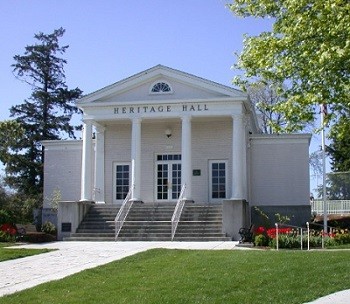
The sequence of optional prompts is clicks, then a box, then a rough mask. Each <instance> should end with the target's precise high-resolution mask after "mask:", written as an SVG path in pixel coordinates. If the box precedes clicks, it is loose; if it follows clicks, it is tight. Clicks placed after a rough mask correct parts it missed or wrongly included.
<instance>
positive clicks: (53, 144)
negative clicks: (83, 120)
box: [41, 140, 83, 151]
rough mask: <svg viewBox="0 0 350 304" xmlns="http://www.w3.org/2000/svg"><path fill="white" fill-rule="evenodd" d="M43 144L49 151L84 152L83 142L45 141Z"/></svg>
mask: <svg viewBox="0 0 350 304" xmlns="http://www.w3.org/2000/svg"><path fill="white" fill-rule="evenodd" d="M41 144H42V145H43V146H44V148H45V151H48V150H82V148H83V141H82V140H43V141H42V142H41Z"/></svg>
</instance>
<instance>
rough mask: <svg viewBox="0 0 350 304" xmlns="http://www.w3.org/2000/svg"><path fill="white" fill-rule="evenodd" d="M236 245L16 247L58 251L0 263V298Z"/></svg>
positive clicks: (338, 301)
mask: <svg viewBox="0 0 350 304" xmlns="http://www.w3.org/2000/svg"><path fill="white" fill-rule="evenodd" d="M236 244H237V242H54V243H46V244H30V245H22V246H17V248H40V249H42V248H49V249H58V250H56V251H52V252H48V253H44V254H40V255H35V256H30V257H25V258H21V259H16V260H10V261H4V262H1V263H0V266H1V267H0V297H1V296H3V295H6V294H11V293H14V292H17V291H21V290H24V289H27V288H31V287H34V286H36V285H39V284H41V283H45V282H49V281H53V280H58V279H61V278H64V277H66V276H69V275H72V274H74V273H77V272H80V271H82V270H85V269H88V268H93V267H96V266H99V265H103V264H107V263H109V262H112V261H115V260H120V259H122V258H124V257H127V256H130V255H133V254H136V253H138V252H142V251H146V250H148V249H152V248H167V249H204V250H222V249H235V248H237V249H241V248H238V247H235V246H236ZM310 303H314V304H343V303H344V304H345V303H350V290H345V291H341V292H337V293H335V294H332V295H328V296H326V297H323V298H320V299H318V300H316V301H313V302H310Z"/></svg>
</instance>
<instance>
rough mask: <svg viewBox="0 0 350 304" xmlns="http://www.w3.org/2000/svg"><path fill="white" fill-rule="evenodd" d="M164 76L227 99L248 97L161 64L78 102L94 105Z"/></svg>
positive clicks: (79, 103) (238, 91)
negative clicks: (98, 101) (96, 102)
mask: <svg viewBox="0 0 350 304" xmlns="http://www.w3.org/2000/svg"><path fill="white" fill-rule="evenodd" d="M164 76H165V77H168V78H171V79H174V80H176V81H179V82H182V83H186V84H189V85H192V86H194V87H198V88H202V89H205V90H208V91H212V92H216V93H219V94H222V95H224V96H226V97H232V98H238V99H246V98H247V95H246V94H245V93H243V92H242V91H240V90H237V89H234V88H231V87H228V86H225V85H222V84H219V83H217V82H214V81H210V80H207V79H204V78H201V77H198V76H195V75H192V74H189V73H186V72H182V71H179V70H176V69H173V68H169V67H167V66H164V65H160V64H159V65H156V66H154V67H152V68H150V69H147V70H145V71H142V72H140V73H137V74H135V75H132V76H130V77H127V78H125V79H122V80H120V81H118V82H115V83H113V84H111V85H108V86H106V87H104V88H102V89H100V90H97V91H95V92H92V93H90V94H87V95H85V96H84V97H82V98H80V99H79V100H77V104H78V105H83V104H88V103H93V102H95V101H97V100H100V99H105V98H108V97H109V96H112V95H115V94H119V93H122V92H125V91H127V90H130V89H132V88H133V87H135V86H137V85H140V84H142V83H145V82H147V81H151V80H152V79H156V78H158V77H164Z"/></svg>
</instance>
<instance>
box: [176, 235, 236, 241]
mask: <svg viewBox="0 0 350 304" xmlns="http://www.w3.org/2000/svg"><path fill="white" fill-rule="evenodd" d="M173 241H178V242H227V241H232V240H231V238H230V237H225V236H223V237H206V236H205V237H204V236H203V237H192V236H189V237H177V236H175V237H174V239H173Z"/></svg>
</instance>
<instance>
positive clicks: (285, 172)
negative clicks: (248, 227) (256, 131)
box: [250, 135, 310, 206]
mask: <svg viewBox="0 0 350 304" xmlns="http://www.w3.org/2000/svg"><path fill="white" fill-rule="evenodd" d="M293 136H295V135H291V136H281V137H280V138H278V137H272V136H271V137H270V138H266V137H261V138H259V137H253V138H251V174H250V176H251V202H250V203H251V205H256V206H259V205H275V206H276V205H304V204H308V202H309V189H310V186H309V165H308V150H309V149H308V147H309V142H308V141H309V138H308V137H307V136H300V137H296V138H294V139H293Z"/></svg>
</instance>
